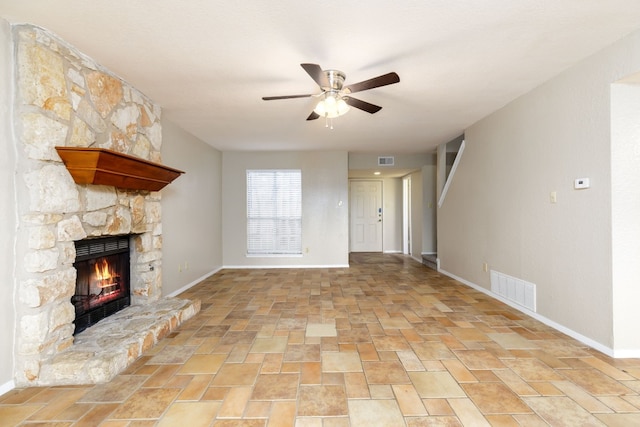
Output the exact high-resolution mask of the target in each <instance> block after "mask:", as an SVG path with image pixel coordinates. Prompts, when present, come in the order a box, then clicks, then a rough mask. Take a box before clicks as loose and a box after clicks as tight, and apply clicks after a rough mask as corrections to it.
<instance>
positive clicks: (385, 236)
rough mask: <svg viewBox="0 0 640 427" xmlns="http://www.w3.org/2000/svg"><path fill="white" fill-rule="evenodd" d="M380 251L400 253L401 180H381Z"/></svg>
mask: <svg viewBox="0 0 640 427" xmlns="http://www.w3.org/2000/svg"><path fill="white" fill-rule="evenodd" d="M382 205H383V209H382V215H383V216H382V251H383V252H385V253H402V178H385V179H383V180H382Z"/></svg>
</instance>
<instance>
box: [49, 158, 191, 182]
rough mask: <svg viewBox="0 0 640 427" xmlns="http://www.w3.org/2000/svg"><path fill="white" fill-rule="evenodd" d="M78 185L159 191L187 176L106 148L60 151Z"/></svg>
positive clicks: (172, 169)
mask: <svg viewBox="0 0 640 427" xmlns="http://www.w3.org/2000/svg"><path fill="white" fill-rule="evenodd" d="M56 151H57V152H58V155H59V156H60V158H61V159H62V161H63V162H64V165H65V166H66V167H67V169H68V170H69V173H70V174H71V176H72V177H73V180H74V181H75V182H76V184H95V185H113V186H114V187H118V188H125V189H129V190H148V191H158V190H161V189H162V188H164V187H165V186H166V185H167V184H169V183H170V182H171V181H173V180H174V179H176V178H177V177H179V176H180V175H181V174H183V173H184V172H183V171H181V170H178V169H174V168H170V167H168V166H164V165H161V164H158V163H153V162H150V161H148V160H144V159H141V158H138V157H134V156H129V155H127V154H122V153H118V152H117V151H112V150H107V149H105V148H83V147H56Z"/></svg>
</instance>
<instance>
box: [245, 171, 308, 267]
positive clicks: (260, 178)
mask: <svg viewBox="0 0 640 427" xmlns="http://www.w3.org/2000/svg"><path fill="white" fill-rule="evenodd" d="M301 253H302V173H301V171H300V170H297V169H295V170H293V169H292V170H282V169H272V170H247V254H249V255H286V254H296V255H297V254H301Z"/></svg>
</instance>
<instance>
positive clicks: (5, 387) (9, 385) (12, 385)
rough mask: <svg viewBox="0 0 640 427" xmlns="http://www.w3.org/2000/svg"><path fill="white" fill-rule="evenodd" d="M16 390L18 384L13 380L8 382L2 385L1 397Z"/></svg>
mask: <svg viewBox="0 0 640 427" xmlns="http://www.w3.org/2000/svg"><path fill="white" fill-rule="evenodd" d="M14 388H16V383H14V382H13V380H11V381H9V382H6V383H4V384H0V396H2V395H3V394H5V393H8V392H10V391H11V390H13V389H14Z"/></svg>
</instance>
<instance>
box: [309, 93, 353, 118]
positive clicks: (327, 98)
mask: <svg viewBox="0 0 640 427" xmlns="http://www.w3.org/2000/svg"><path fill="white" fill-rule="evenodd" d="M349 109H350V107H349V105H348V104H347V103H346V102H345V100H344V99H342V97H340V96H339V94H338V93H336V92H332V91H329V92H325V94H324V96H323V98H322V99H321V100H320V101H319V102H318V104H317V105H316V108H314V110H313V111H314V112H315V113H316V114H318V115H319V116H320V117H326V118H329V119H333V118H334V117H339V116H342V115H343V114H346V113H347V111H349Z"/></svg>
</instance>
